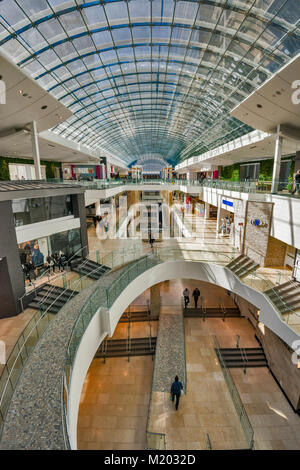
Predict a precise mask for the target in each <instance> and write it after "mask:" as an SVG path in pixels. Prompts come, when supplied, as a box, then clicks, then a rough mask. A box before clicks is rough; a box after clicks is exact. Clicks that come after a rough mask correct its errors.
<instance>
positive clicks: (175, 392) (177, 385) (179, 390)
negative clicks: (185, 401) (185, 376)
mask: <svg viewBox="0 0 300 470" xmlns="http://www.w3.org/2000/svg"><path fill="white" fill-rule="evenodd" d="M183 393H184V392H183V385H182V383H181V382H180V381H179V378H178V376H177V375H176V377H175V382H173V383H172V386H171V400H172V401H174V399H175V397H176V402H175V408H176V410H178V405H179V400H180V395H181V394H183Z"/></svg>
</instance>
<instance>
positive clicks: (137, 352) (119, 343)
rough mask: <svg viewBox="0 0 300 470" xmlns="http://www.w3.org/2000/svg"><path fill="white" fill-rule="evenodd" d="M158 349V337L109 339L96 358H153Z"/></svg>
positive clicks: (103, 344)
mask: <svg viewBox="0 0 300 470" xmlns="http://www.w3.org/2000/svg"><path fill="white" fill-rule="evenodd" d="M155 349H156V337H154V338H151V347H150V339H149V337H147V338H131V340H130V341H128V339H108V340H106V341H104V342H103V343H102V345H101V346H100V348H99V349H98V351H97V352H96V355H95V358H101V357H103V358H107V357H124V356H126V357H127V356H151V355H152V356H153V355H154V354H155Z"/></svg>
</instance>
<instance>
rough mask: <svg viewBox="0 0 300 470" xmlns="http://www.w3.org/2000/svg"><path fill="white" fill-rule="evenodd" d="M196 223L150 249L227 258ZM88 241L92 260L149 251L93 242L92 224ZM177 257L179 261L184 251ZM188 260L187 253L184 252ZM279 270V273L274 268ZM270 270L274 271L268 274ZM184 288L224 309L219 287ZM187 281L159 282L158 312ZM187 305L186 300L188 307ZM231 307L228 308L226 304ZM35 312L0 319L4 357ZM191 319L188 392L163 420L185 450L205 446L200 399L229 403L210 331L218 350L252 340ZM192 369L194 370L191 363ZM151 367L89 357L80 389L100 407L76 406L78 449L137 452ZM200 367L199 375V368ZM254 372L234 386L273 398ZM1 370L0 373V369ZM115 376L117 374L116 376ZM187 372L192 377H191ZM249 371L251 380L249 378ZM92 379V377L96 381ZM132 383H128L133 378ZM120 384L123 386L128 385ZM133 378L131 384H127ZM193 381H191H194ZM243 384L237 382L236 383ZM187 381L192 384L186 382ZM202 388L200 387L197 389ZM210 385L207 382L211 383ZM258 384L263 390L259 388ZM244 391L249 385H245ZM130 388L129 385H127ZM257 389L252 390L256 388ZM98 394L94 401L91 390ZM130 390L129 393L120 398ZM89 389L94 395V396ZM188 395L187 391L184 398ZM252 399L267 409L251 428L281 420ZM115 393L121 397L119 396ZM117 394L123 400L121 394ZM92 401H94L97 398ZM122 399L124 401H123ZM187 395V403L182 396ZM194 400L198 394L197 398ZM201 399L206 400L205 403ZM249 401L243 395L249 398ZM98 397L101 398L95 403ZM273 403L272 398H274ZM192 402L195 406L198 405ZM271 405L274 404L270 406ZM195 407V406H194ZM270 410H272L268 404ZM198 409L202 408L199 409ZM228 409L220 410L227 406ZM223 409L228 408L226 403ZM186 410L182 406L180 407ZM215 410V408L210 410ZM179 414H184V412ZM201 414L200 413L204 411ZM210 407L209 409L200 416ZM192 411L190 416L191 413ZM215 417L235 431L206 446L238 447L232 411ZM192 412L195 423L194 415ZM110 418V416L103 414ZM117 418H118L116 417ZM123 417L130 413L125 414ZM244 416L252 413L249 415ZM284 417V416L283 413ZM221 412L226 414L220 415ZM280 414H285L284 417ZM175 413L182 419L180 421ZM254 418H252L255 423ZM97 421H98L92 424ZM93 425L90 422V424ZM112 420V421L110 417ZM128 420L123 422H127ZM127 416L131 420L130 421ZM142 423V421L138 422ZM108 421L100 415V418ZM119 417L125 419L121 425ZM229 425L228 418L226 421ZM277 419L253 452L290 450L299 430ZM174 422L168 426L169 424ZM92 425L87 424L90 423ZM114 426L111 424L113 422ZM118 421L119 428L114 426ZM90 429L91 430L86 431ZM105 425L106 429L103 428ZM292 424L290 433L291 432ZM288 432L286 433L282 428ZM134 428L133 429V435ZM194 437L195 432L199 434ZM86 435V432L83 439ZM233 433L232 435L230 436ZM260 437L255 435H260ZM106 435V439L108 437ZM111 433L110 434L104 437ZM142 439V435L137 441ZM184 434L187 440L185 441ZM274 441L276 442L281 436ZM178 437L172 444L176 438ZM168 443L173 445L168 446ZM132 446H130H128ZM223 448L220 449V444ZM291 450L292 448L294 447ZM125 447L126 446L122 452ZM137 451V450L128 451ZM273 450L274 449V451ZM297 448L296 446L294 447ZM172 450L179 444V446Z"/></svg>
mask: <svg viewBox="0 0 300 470" xmlns="http://www.w3.org/2000/svg"><path fill="white" fill-rule="evenodd" d="M186 217H187V220H189V222H188V223H189V224H190V225H191V224H193V223H194V221H193V218H194V217H192V216H191V215H188V214H186ZM198 222H199V224H198V225H197V235H196V236H195V237H193V238H184V237H178V238H173V239H167V240H164V241H161V242H157V243H156V244H155V245H156V246H160V247H174V248H177V249H180V250H182V251H184V250H186V251H188V250H196V249H197V250H205V251H208V252H219V251H222V252H226V253H228V255H230V254H231V253H232V247H231V245H230V241H229V238H222V237H220V236H217V235H216V220H204V219H203V218H200V220H199V221H198ZM89 244H90V252H91V258H92V259H96V250H99V251H100V255H103V254H105V253H111V252H116V251H118V250H119V249H122V250H124V251H125V252H126V251H127V250H129V249H131V250H139V251H140V252H148V251H149V244H148V243H145V242H143V241H142V240H141V239H109V238H107V239H105V240H103V239H99V238H98V237H97V234H96V231H95V229H94V227H93V226H92V227H91V228H90V229H89ZM184 256H186V255H185V254H184ZM187 256H190V255H187ZM280 269H282V268H280ZM275 271H276V274H275ZM262 274H264V275H268V276H269V277H270V279H271V280H272V282H274V283H275V282H276V280H275V276H277V269H276V270H272V269H271V270H270V269H267V270H264V272H263V273H262ZM76 276H77V275H76V274H75V273H71V274H70V275H69V276H68V278H70V280H76ZM87 282H92V281H87ZM188 282H189V285H190V292H191V291H192V290H193V288H194V287H195V286H196V285H197V286H198V287H199V289H200V292H201V293H203V292H205V297H206V302H207V306H215V305H216V304H217V300H216V299H217V298H219V297H220V296H221V298H222V300H223V302H224V303H226V305H228V304H230V302H232V301H231V299H230V298H229V297H228V296H227V295H226V293H225V292H222V289H220V288H216V287H215V288H214V291H213V292H212V293H210V292H211V291H209V290H207V286H206V285H205V283H201V282H196V281H188ZM186 283H187V280H178V281H176V282H175V283H174V284H173V285H172V287H170V283H168V282H166V283H164V285H163V287H162V290H161V295H162V308H164V309H167V310H168V309H169V307H170V306H175V305H176V306H178V305H179V303H180V300H181V296H182V291H183V289H184V287H185V286H186ZM146 298H149V291H148V292H146V293H144V294H143V295H142V296H141V297H140V298H139V299H136V301H135V304H136V305H138V304H139V303H140V304H143V305H144V304H145V300H146ZM192 304H193V302H192V299H191V306H192ZM230 305H231V304H230ZM35 313H36V310H29V309H27V310H25V311H24V312H23V313H22V314H21V315H18V316H16V317H13V318H7V319H1V320H0V339H1V340H3V341H4V342H5V343H6V353H7V355H8V354H9V352H10V351H11V349H12V347H13V345H14V344H15V342H16V341H17V339H18V337H19V335H20V333H21V332H22V330H23V329H24V327H25V326H26V324H27V323H28V321H29V320H30V319H31V318H32V316H33V315H34V314H35ZM193 322H199V320H197V319H187V320H186V327H187V332H188V333H187V359H188V373H189V377H190V378H189V386H188V387H189V388H188V395H187V396H186V397H184V398H183V399H182V402H181V406H180V410H179V412H178V413H177V415H176V414H174V413H173V414H172V416H171V417H170V416H169V417H166V421H165V422H166V423H169V424H170V423H171V422H173V424H174V423H175V421H174V420H178V423H177V422H176V423H177V424H176V423H175V425H176V428H179V435H181V434H183V433H182V429H184V428H187V431H186V432H187V433H186V435H183V436H182V439H180V442H181V444H179V442H178V437H177V436H176V435H175V434H174V433H173V434H172V431H171V427H170V426H169V430H170V436H169V442H170V443H171V444H170V445H181V446H182V445H185V444H183V443H187V442H188V441H189V445H190V446H191V448H197V447H199V448H204V447H205V433H206V432H207V429H210V427H209V425H211V424H212V423H211V422H210V420H209V419H208V417H209V415H210V414H211V413H212V411H211V408H209V406H208V405H203V402H205V399H209V398H211V399H212V400H213V402H214V403H215V406H216V407H217V405H216V403H217V401H215V400H216V395H215V391H214V389H215V388H216V387H217V391H216V393H217V396H218V398H220V394H223V395H222V400H225V401H224V403H225V402H226V403H229V402H228V401H227V398H225V395H226V390H225V388H224V384H223V380H222V378H221V376H220V374H219V373H220V370H219V368H218V364H217V363H216V360H215V358H214V359H213V357H214V356H213V353H214V352H213V350H212V349H211V346H212V342H211V336H212V335H213V334H217V335H218V337H219V336H220V337H221V339H222V341H223V343H222V345H224V346H225V345H227V344H228V345H234V344H235V337H236V335H237V334H239V335H240V336H241V344H243V343H242V341H244V344H243V346H245V347H246V346H251V345H253V344H254V343H253V341H254V340H253V338H252V336H253V335H252V333H251V334H250V333H249V331H248V330H247V329H245V331H244V329H243V327H241V325H242V324H243V323H242V322H241V320H236V319H232V320H229V321H226V322H225V323H223V322H221V321H220V322H219V321H218V320H210V319H207V321H206V322H200V324H199V323H196V327H195V325H194V326H193V327H191V325H192V324H193ZM155 328H156V326H154V327H153V332H152V334H155V331H156V330H155ZM132 332H133V334H134V335H136V336H138V335H140V336H144V335H146V332H147V326H145V325H143V326H141V325H139V326H136V327H135V326H132ZM126 334H127V332H126V326H124V325H123V326H118V328H117V330H116V335H120V336H119V337H124V336H126ZM199 341H200V342H201V345H200V346H199V345H198V344H196V343H198V342H199ZM197 364H198V365H197ZM152 367H153V363H152V360H151V358H149V357H145V358H132V360H131V362H130V363H128V362H127V359H120V360H119V359H109V360H108V362H107V363H106V364H103V363H102V360H96V361H93V363H92V365H91V368H90V371H89V375H88V376H87V381H86V383H85V386H84V387H85V388H84V390H85V392H86V393H88V395H87V396H88V397H89V398H88V400H94V398H92V397H94V395H96V398H95V400H100V402H98V401H96V402H93V403H92V402H87V403H85V402H84V401H83V403H82V405H81V408H80V419H79V431H80V430H81V429H82V430H84V433H83V435H82V436H81V432H79V447H80V446H81V447H82V448H83V447H84V448H94V447H93V446H97V447H95V448H101V446H102V448H103V447H104V448H124V447H126V446H127V447H126V448H144V447H143V446H145V442H144V439H145V433H144V431H143V432H142V431H141V429H143V430H144V429H145V417H146V415H147V410H148V401H149V393H150V385H151V381H150V379H149V377H151V378H152ZM198 369H199V370H198ZM255 371H258V369H255V370H253V372H252V371H251V373H250V371H249V374H248V375H247V377H246V378H245V377H244V376H243V375H241V377H239V375H238V373H236V372H235V376H236V379H237V380H240V381H241V386H242V385H245V383H244V382H243V380H249V381H250V379H251V378H252V380H253V381H254V382H253V383H257V382H256V380H258V379H257V377H260V379H259V380H261V381H262V383H259V388H261V386H264V384H265V385H266V387H267V388H268V387H270V390H271V389H272V391H271V392H270V393H271V395H273V394H275V395H276V394H278V390H279V389H278V387H277V385H276V384H275V382H274V383H271V382H270V383H269V380H270V377H269V376H268V375H267V376H265V375H263V372H261V371H260V370H259V372H258V376H256V373H255ZM0 372H1V369H0ZM120 374H121V376H120ZM193 374H194V375H193ZM199 374H200V380H199ZM251 374H252V375H251ZM118 376H120V379H122V380H121V383H120V384H117V383H116V381H117V380H119V379H117V377H118ZM102 377H104V378H105V379H104V380H101V384H100V385H99V378H102ZM95 378H96V379H95ZM133 378H134V381H133ZM127 381H129V382H128V383H127ZM132 381H133V383H131V382H132ZM194 381H195V382H194ZM242 382H243V383H242ZM193 383H194V385H193ZM204 384H205V385H204ZM212 384H213V385H212ZM262 384H263V385H262ZM90 385H91V387H92V388H93V387H94V389H93V390H94V392H90V390H89V387H90ZM109 385H113V386H114V385H116V387H115V392H114V388H111V387H110V386H109ZM247 386H249V387H250V388H251V386H252V383H250V382H249V383H248V382H247ZM130 387H131V388H130ZM255 387H256V385H255V386H253V388H254V389H255ZM97 390H98V392H99V391H100V392H99V394H100V398H99V396H98V392H97ZM108 390H112V391H113V392H114V393H113V394H112V396H110V393H108ZM129 390H132V391H130V393H127V392H129ZM95 391H96V392H95ZM190 393H191V394H190ZM251 393H253V396H252V398H251V397H250V398H251V399H252V400H254V401H255V400H256V399H261V400H263V402H264V403H265V406H266V408H264V410H263V411H262V412H261V414H256V413H253V416H254V421H253V423H261V422H263V423H266V422H267V421H268V420H267V419H266V421H264V420H263V418H262V420H261V421H259V419H260V418H257V416H265V415H269V414H271V415H272V413H273V414H277V415H278V416H280V414H279V413H277V412H276V411H272V413H269V410H270V409H271V408H270V407H269V406H268V404H267V401H266V397H265V396H263V395H262V396H261V397H260V398H259V397H256V396H255V393H256V392H254V391H253V390H252V392H251ZM280 393H281V392H280ZM121 395H122V398H120V396H121ZM123 395H124V396H123ZM131 395H136V397H137V398H136V400H137V401H136V402H135V403H140V404H138V405H137V406H138V407H140V408H138V409H135V410H134V409H133V408H132V410H131V409H130V408H128V406H126V403H128V404H129V403H130V400H132V398H130V396H131ZM84 396H85V393H83V397H84ZM97 396H98V398H97ZM124 397H125V398H124ZM189 397H191V398H189ZM199 397H202V398H201V400H200V399H199ZM205 397H206V398H205ZM248 398H249V397H248ZM102 399H103V401H102ZM276 399H278V400H279V396H277V398H276ZM105 400H111V402H110V401H109V402H108V405H109V406H107V403H106V402H105ZM120 400H123V401H124V402H125V403H123V404H121V402H120ZM157 400H158V401H157V403H158V404H159V406H167V407H168V408H167V409H169V407H170V403H169V397H158V398H157ZM199 401H201V403H200V404H199ZM269 403H271V406H272V408H274V409H277V405H278V403H282V407H284V409H285V410H286V408H285V407H286V401H285V398H282V397H281V398H280V400H279V401H276V400H275V401H274V403H273V402H271V401H270V402H269ZM272 403H273V404H272ZM93 405H96V406H97V407H98V408H97V409H96V414H95V410H94V409H93ZM200 405H201V406H200ZM273 405H274V406H273ZM203 406H204V409H203ZM226 406H227V405H226ZM228 406H229V407H230V405H229V404H228ZM184 407H185V408H184ZM216 409H217V408H216ZM183 410H185V412H184V414H182V413H183ZM205 410H206V411H205ZM207 410H210V411H207ZM196 411H197V412H196ZM219 411H220V415H217V414H216V413H215V415H214V418H215V423H220V424H218V428H220V427H222V426H223V427H224V429H225V428H226V427H229V428H230V427H231V428H232V429H233V428H234V429H235V431H233V430H232V429H231V430H232V434H230V433H229V435H228V433H226V431H224V434H222V433H223V431H222V432H221V433H220V432H219V431H220V429H218V433H216V431H214V430H211V441H212V445H213V447H214V446H218V445H220V442H223V443H226V445H227V446H229V447H230V446H231V445H232V442H231V441H230V440H229V437H230V435H231V436H235V439H236V441H239V442H240V445H242V440H241V441H240V440H239V438H240V433H239V431H238V430H237V429H238V427H236V423H232V422H230V425H229V424H228V423H229V422H228V421H227V418H228V415H229V414H230V415H231V416H233V415H232V413H231V411H230V413H229V412H228V413H227V412H221V410H219ZM198 412H199V416H200V417H199V419H198V418H197V416H198V414H197V413H198ZM109 413H111V414H110V415H109ZM122 413H123V414H122ZM128 413H129V414H128ZM249 413H250V416H251V412H250V411H249ZM286 413H287V412H286ZM205 414H206V415H207V419H206V418H205V417H204V418H201V416H204V415H205ZM223 414H225V415H226V416H225V417H224V416H223ZM283 414H285V413H284V412H283ZM108 415H109V416H111V418H112V420H111V423H112V425H111V428H109V429H110V430H111V431H112V430H114V432H115V430H116V429H119V430H121V429H128V430H129V429H130V430H131V432H130V433H128V435H127V438H126V439H129V437H130V441H128V442H126V443H124V441H123V439H124V437H121V435H123V434H120V433H119V434H118V433H117V434H116V435H113V433H110V434H107V433H106V432H105V431H104V429H107V426H108V425H103V424H102V419H101V416H106V417H107V416H108ZM180 416H181V418H180ZM255 416H256V418H255ZM96 417H97V419H98V421H97V419H96ZM94 418H95V420H94V421H93V419H94ZM115 418H116V419H115ZM125 418H126V419H127V418H128V419H127V421H126V419H125ZM129 418H130V419H129ZM142 418H143V419H142ZM105 419H106V421H107V418H105ZM122 419H123V420H125V421H122ZM232 419H233V420H234V418H232ZM280 419H284V420H285V421H289V424H288V425H284V426H283V425H280V428H281V429H280V431H278V433H277V434H276V431H274V429H272V426H270V429H269V431H268V432H266V434H263V432H262V430H261V429H260V430H258V436H261V438H260V437H258V448H260V447H259V446H261V447H264V446H265V448H269V447H270V446H271V447H272V448H281V447H282V446H285V448H289V447H291V446H293V445H296V444H295V443H297V442H298V441H297V438H296V440H295V439H294V434H295V433H296V432H298V428H297V426H298V424H295V423H294V424H290V423H292V421H293V420H294V418H292V417H290V418H288V420H286V419H285V418H283V417H282V416H281V417H280ZM172 420H173V421H172ZM196 422H197V425H195V423H196ZM95 423H96V425H95V426H94V424H95ZM113 423H115V424H113ZM119 423H121V424H120V425H119ZM126 423H127V424H128V423H131V424H130V426H129V425H128V426H129V427H128V428H126V426H125V424H126ZM134 423H137V424H138V428H136V426H135V424H134ZM90 426H92V427H90ZM105 426H106V427H105ZM198 426H199V429H200V428H201V433H200V434H199V433H198V435H197V436H198V437H197V439H198V440H195V435H194V434H193V430H192V431H189V430H188V429H190V428H191V429H192V428H195V427H197V428H198ZM253 426H257V427H258V428H260V427H261V428H266V427H268V426H266V425H265V426H259V425H257V424H253ZM293 427H294V428H295V429H293ZM283 428H285V430H286V434H284V429H283ZM287 428H288V429H289V430H287ZM136 429H139V431H137V430H136ZM199 432H200V431H199ZM89 433H90V434H89ZM236 433H237V434H236ZM260 433H261V434H260ZM109 436H110V437H109ZM111 436H113V437H112V438H111ZM141 436H143V437H141ZM187 436H191V439H193V440H190V438H189V439H188V438H187ZM266 436H269V439H267V437H266ZM280 436H281V437H280ZM176 439H177V440H176ZM172 442H173V444H172ZM107 445H110V446H112V447H105V446H107ZM130 445H132V446H133V447H130ZM224 445H225V444H224ZM297 445H298V444H297ZM128 446H129V447H128ZM134 446H136V447H134ZM276 446H277V447H276ZM297 448H299V446H298V447H297ZM178 449H179V447H178Z"/></svg>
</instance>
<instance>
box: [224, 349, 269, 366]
mask: <svg viewBox="0 0 300 470" xmlns="http://www.w3.org/2000/svg"><path fill="white" fill-rule="evenodd" d="M220 353H221V356H222V359H223V361H224V362H225V364H226V366H227V367H234V368H238V367H241V368H244V367H247V369H248V367H268V362H267V358H266V356H265V353H264V350H263V348H220Z"/></svg>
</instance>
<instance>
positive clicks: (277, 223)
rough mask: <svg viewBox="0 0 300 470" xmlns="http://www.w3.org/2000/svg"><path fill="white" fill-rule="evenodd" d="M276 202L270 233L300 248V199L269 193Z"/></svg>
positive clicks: (271, 199)
mask: <svg viewBox="0 0 300 470" xmlns="http://www.w3.org/2000/svg"><path fill="white" fill-rule="evenodd" d="M268 196H269V197H268V201H269V202H274V207H273V219H272V225H271V233H270V235H271V236H272V237H274V238H277V239H278V240H281V241H282V242H284V243H287V244H288V245H292V246H294V247H295V248H298V250H299V249H300V199H297V198H292V197H285V196H276V195H273V196H271V195H268Z"/></svg>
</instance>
